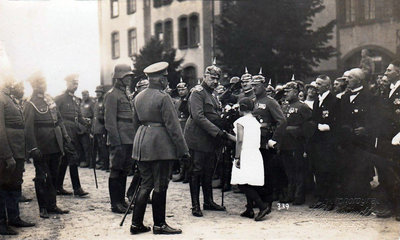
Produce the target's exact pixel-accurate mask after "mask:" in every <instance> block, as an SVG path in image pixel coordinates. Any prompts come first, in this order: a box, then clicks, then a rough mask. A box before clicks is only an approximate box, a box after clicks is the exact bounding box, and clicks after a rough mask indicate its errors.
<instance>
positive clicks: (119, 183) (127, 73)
mask: <svg viewBox="0 0 400 240" xmlns="http://www.w3.org/2000/svg"><path fill="white" fill-rule="evenodd" d="M132 77H133V72H132V70H131V67H130V66H129V65H127V64H117V65H115V67H114V73H113V78H114V79H115V84H114V87H113V88H112V89H111V90H110V91H108V92H107V93H106V95H105V97H104V106H105V115H104V120H105V121H104V123H105V124H104V126H105V128H106V130H107V144H108V145H109V146H110V169H111V171H110V177H109V179H108V188H109V192H110V199H111V210H112V212H115V213H125V211H126V209H127V207H128V204H127V203H126V201H125V189H126V178H127V176H128V173H129V171H130V169H131V168H132V165H133V161H132V159H131V156H132V143H133V138H134V128H133V127H134V126H133V123H132V116H133V115H132V114H133V113H132V108H131V103H130V101H129V98H128V95H127V92H126V89H127V86H129V84H130V82H131V80H132Z"/></svg>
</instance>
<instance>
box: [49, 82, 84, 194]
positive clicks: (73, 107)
mask: <svg viewBox="0 0 400 240" xmlns="http://www.w3.org/2000/svg"><path fill="white" fill-rule="evenodd" d="M78 78H79V76H78V75H77V74H71V75H68V76H66V77H65V81H66V83H67V90H66V91H65V92H64V93H63V94H61V95H59V96H57V97H56V98H55V102H56V105H57V108H58V110H59V112H60V114H61V117H62V119H63V122H64V126H65V128H66V130H67V133H68V136H69V137H70V138H71V141H72V144H73V146H74V148H75V150H77V149H79V148H80V146H79V138H78V132H79V124H81V125H84V126H87V125H88V123H87V122H86V121H85V120H84V119H83V117H82V114H81V111H80V107H79V104H80V101H79V99H78V98H77V97H76V96H75V95H74V93H75V91H76V89H77V88H78ZM68 165H69V173H70V176H71V182H72V188H73V189H74V195H76V196H80V197H83V196H86V195H87V194H88V193H87V192H85V191H84V190H83V189H82V187H81V183H80V180H79V173H78V165H79V158H76V157H69V155H64V156H63V157H62V159H61V163H60V166H59V169H58V174H59V175H58V177H57V184H56V188H57V194H58V195H71V194H72V193H71V192H68V191H66V190H65V189H64V188H63V185H64V178H65V173H66V171H67V167H68Z"/></svg>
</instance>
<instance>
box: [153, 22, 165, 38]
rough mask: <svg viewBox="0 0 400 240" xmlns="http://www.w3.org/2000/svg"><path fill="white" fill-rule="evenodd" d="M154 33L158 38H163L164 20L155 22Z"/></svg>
mask: <svg viewBox="0 0 400 240" xmlns="http://www.w3.org/2000/svg"><path fill="white" fill-rule="evenodd" d="M154 35H155V36H156V38H157V40H160V41H162V40H163V25H162V22H157V23H156V24H154Z"/></svg>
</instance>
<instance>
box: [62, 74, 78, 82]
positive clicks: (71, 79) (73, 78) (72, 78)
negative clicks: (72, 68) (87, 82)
mask: <svg viewBox="0 0 400 240" xmlns="http://www.w3.org/2000/svg"><path fill="white" fill-rule="evenodd" d="M64 80H65V81H66V82H78V81H79V74H76V73H73V74H70V75H68V76H66V77H65V78H64Z"/></svg>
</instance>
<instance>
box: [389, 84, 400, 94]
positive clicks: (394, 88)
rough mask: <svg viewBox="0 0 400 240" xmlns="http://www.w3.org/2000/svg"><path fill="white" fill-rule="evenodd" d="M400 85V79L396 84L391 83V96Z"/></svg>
mask: <svg viewBox="0 0 400 240" xmlns="http://www.w3.org/2000/svg"><path fill="white" fill-rule="evenodd" d="M399 86H400V80H397V82H396V83H395V84H393V83H391V84H390V92H389V97H391V96H392V94H393V93H394V92H395V91H396V89H397V88H398V87H399Z"/></svg>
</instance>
